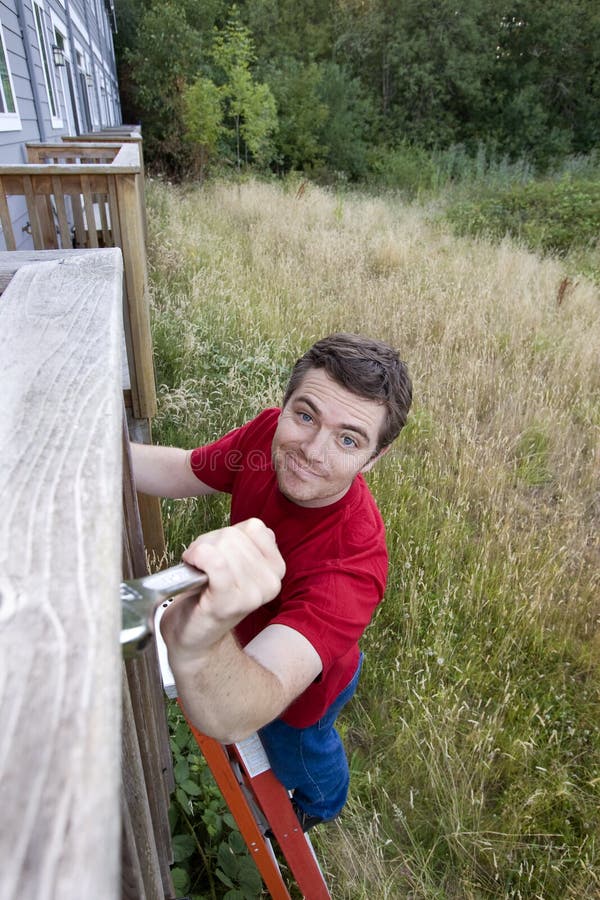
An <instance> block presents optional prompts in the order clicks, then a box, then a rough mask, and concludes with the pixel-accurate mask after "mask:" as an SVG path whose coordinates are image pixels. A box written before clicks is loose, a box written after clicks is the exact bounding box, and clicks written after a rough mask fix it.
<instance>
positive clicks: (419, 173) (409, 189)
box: [368, 143, 437, 197]
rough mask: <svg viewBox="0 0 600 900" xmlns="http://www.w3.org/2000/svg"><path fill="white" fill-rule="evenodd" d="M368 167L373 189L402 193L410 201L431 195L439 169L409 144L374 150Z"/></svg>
mask: <svg viewBox="0 0 600 900" xmlns="http://www.w3.org/2000/svg"><path fill="white" fill-rule="evenodd" d="M368 165H369V176H368V182H369V183H370V184H371V185H372V186H374V187H378V188H386V189H389V188H391V189H392V190H398V191H402V192H403V193H405V194H406V195H407V196H409V197H416V196H418V195H419V194H421V193H422V192H423V191H429V190H431V189H432V187H433V186H434V185H435V184H436V175H437V173H436V166H435V164H434V162H433V160H432V158H431V156H430V154H429V153H428V152H427V150H424V149H423V148H422V147H418V146H413V145H411V144H408V143H405V144H401V145H400V146H398V147H394V148H383V147H378V148H376V149H374V150H372V151H371V152H370V154H369V157H368Z"/></svg>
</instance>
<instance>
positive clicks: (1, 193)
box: [0, 177, 17, 250]
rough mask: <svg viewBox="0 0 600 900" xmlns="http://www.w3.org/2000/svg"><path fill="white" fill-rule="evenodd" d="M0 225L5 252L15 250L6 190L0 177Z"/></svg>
mask: <svg viewBox="0 0 600 900" xmlns="http://www.w3.org/2000/svg"><path fill="white" fill-rule="evenodd" d="M0 223H1V224H2V233H3V235H4V243H5V244H6V249H7V250H16V249H17V245H16V243H15V233H14V231H13V227H12V221H11V218H10V210H9V208H8V201H7V198H6V188H5V185H4V182H3V180H2V177H0Z"/></svg>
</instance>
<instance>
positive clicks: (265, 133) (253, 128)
mask: <svg viewBox="0 0 600 900" xmlns="http://www.w3.org/2000/svg"><path fill="white" fill-rule="evenodd" d="M210 55H211V58H212V60H213V62H214V64H215V66H216V68H217V70H218V71H219V72H220V74H221V79H220V80H221V83H220V86H219V87H220V93H221V97H222V100H223V108H224V110H225V119H226V120H227V119H229V120H230V121H231V122H232V124H233V128H232V129H230V133H231V134H232V136H233V137H234V142H235V154H236V162H237V166H238V168H239V167H240V165H241V162H242V155H243V157H244V159H245V160H247V158H248V154H250V156H252V158H253V159H254V160H255V161H256V162H259V163H265V162H268V160H269V157H270V152H269V151H270V148H271V136H272V134H273V132H274V131H275V129H276V127H277V108H276V104H275V98H274V97H273V94H272V93H271V91H270V89H269V87H268V85H266V84H261V83H257V82H255V81H254V79H253V77H252V73H251V71H250V66H251V64H252V63H253V62H254V60H255V54H254V45H253V41H252V36H251V34H250V31H249V30H248V28H247V27H246V26H245V25H243V24H242V22H241V20H240V16H239V11H238V9H237V7H236V6H233V7H232V8H231V14H230V17H229V18H228V20H227V22H226V23H225V25H224V27H223V28H222V29H220V30H215V32H214V37H213V43H212V48H211V51H210ZM242 143H243V144H244V146H243V147H242Z"/></svg>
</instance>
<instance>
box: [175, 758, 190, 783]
mask: <svg viewBox="0 0 600 900" xmlns="http://www.w3.org/2000/svg"><path fill="white" fill-rule="evenodd" d="M173 774H174V775H175V781H176V782H177V784H183V782H184V781H187V780H188V778H189V777H190V767H189V764H188V762H187V760H186V759H180V760H179V762H178V763H177V765H176V766H175V768H174V769H173Z"/></svg>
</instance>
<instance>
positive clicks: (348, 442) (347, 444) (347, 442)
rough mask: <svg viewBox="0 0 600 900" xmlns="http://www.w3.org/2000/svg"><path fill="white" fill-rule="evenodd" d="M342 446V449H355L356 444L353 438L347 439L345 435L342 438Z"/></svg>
mask: <svg viewBox="0 0 600 900" xmlns="http://www.w3.org/2000/svg"><path fill="white" fill-rule="evenodd" d="M342 444H343V446H344V447H356V446H357V443H356V441H355V440H354V438H351V437H349V436H348V435H347V434H345V435H344V436H343V437H342Z"/></svg>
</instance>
